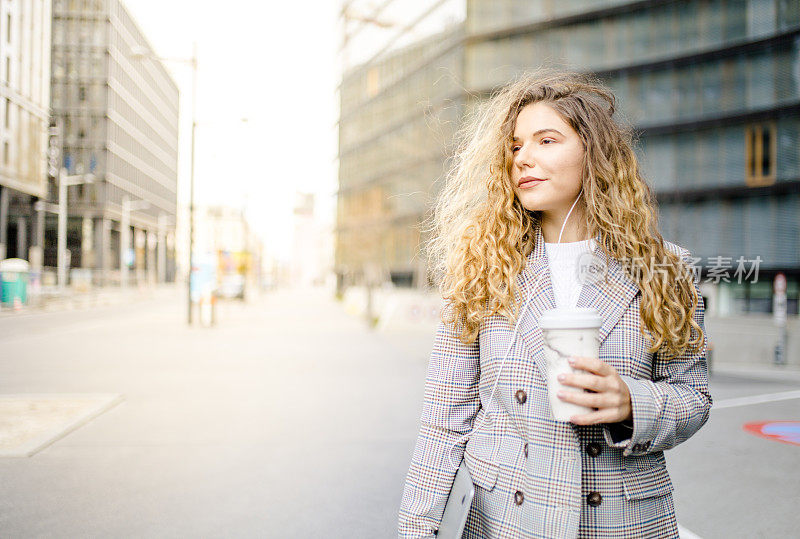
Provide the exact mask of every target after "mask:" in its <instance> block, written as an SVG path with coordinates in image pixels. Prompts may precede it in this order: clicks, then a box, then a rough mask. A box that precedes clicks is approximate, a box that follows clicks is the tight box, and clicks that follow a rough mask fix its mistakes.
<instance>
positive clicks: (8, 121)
mask: <svg viewBox="0 0 800 539" xmlns="http://www.w3.org/2000/svg"><path fill="white" fill-rule="evenodd" d="M3 101H5V102H6V103H5V107H4V108H5V116H3V124H4V125H5V128H6V129H11V101H9V100H8V99H4V100H3Z"/></svg>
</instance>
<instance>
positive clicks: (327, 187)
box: [123, 0, 341, 260]
mask: <svg viewBox="0 0 800 539" xmlns="http://www.w3.org/2000/svg"><path fill="white" fill-rule="evenodd" d="M123 1H124V3H125V5H126V7H127V8H128V11H129V12H130V13H131V14H132V15H133V17H134V18H135V19H136V21H137V23H138V24H139V26H140V28H141V29H142V31H143V32H144V34H145V35H146V36H147V38H148V40H149V41H150V44H151V46H152V47H153V49H154V51H155V53H156V54H157V55H159V56H162V57H168V58H189V57H191V55H192V43H193V42H196V43H197V52H198V80H197V122H198V124H197V125H198V126H197V134H196V139H197V140H196V145H195V152H196V157H195V167H196V168H195V200H196V203H197V204H198V205H204V204H224V205H227V206H232V207H237V208H244V209H245V211H246V213H247V216H248V220H249V221H250V223H251V224H252V226H253V228H254V229H255V230H256V231H257V232H258V233H259V235H260V236H261V238H262V240H263V241H264V244H265V248H266V250H267V252H268V253H269V254H271V255H272V256H276V257H278V258H281V259H284V260H286V259H287V258H288V256H289V255H290V253H291V230H292V210H293V207H294V203H295V196H296V193H297V192H298V191H300V192H314V193H316V194H317V201H318V202H317V206H318V208H319V216H320V218H321V219H322V220H323V221H324V222H328V223H332V221H333V216H334V208H335V198H334V197H335V191H336V184H337V181H336V174H337V169H336V155H337V136H338V135H337V128H336V121H337V119H338V95H337V93H336V86H337V84H338V81H339V77H340V71H341V68H340V65H341V60H340V57H339V56H340V55H339V54H338V46H339V41H340V35H339V26H338V21H337V15H338V9H339V2H337V1H335V0H307V1H305V2H253V1H244V0H229V1H227V2H224V3H223V2H197V1H196V0H195V1H189V0H123ZM164 64H165V66H166V67H167V69H168V70H169V71H170V72H171V73H172V74H173V77H174V78H175V81H176V82H177V84H178V87H179V89H180V92H181V119H180V123H181V134H180V137H181V138H180V157H179V170H178V199H179V204H181V205H185V204H187V203H188V199H189V177H190V174H189V173H190V163H191V161H190V155H191V151H190V150H191V144H190V143H191V96H192V91H191V90H192V77H191V68H190V67H189V66H187V65H184V64H181V63H177V62H168V61H165V62H164ZM243 119H246V121H242V120H243Z"/></svg>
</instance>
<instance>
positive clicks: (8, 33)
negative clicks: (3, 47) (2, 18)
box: [6, 13, 11, 44]
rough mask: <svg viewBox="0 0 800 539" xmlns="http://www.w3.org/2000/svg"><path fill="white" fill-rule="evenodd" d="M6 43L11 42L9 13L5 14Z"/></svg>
mask: <svg viewBox="0 0 800 539" xmlns="http://www.w3.org/2000/svg"><path fill="white" fill-rule="evenodd" d="M6 43H9V44H10V43H11V13H9V14H7V15H6Z"/></svg>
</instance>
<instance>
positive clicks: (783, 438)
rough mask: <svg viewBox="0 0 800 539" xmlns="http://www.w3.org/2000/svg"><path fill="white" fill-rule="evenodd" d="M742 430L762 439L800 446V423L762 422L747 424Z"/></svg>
mask: <svg viewBox="0 0 800 539" xmlns="http://www.w3.org/2000/svg"><path fill="white" fill-rule="evenodd" d="M742 428H743V429H744V430H746V431H747V432H749V433H750V434H755V435H756V436H760V437H762V438H767V439H769V440H775V441H776V442H783V443H785V444H792V445H800V421H760V422H757V423H745V424H744V425H742Z"/></svg>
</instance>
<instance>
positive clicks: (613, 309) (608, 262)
mask: <svg viewBox="0 0 800 539" xmlns="http://www.w3.org/2000/svg"><path fill="white" fill-rule="evenodd" d="M595 241H597V242H598V244H599V241H600V240H599V238H597V239H596V240H595ZM584 268H586V269H584V270H583V271H581V275H582V277H583V280H584V284H583V287H582V288H581V293H580V296H579V297H578V304H577V305H576V306H577V307H594V308H595V309H597V310H598V311H600V316H601V317H602V318H603V325H602V326H601V327H600V344H603V341H605V340H606V337H608V334H609V333H610V332H611V330H612V329H613V327H614V326H615V325H616V324H617V322H619V319H620V318H622V315H623V314H624V313H625V311H626V310H627V309H628V306H629V305H630V304H631V301H633V298H634V297H635V296H636V294H637V292H639V286H638V285H637V284H636V283H635V282H634V281H633V280H632V279H631V278H630V277H629V276H628V274H627V273H626V272H625V268H623V267H622V264H620V263H619V262H618V261H617V260H616V259H614V258H612V257H609V256H607V255H606V253H605V251H603V250H602V249H601V248H600V247H599V245H598V247H597V248H596V249H595V250H594V251H593V253H592V258H591V264H590V266H584Z"/></svg>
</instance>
